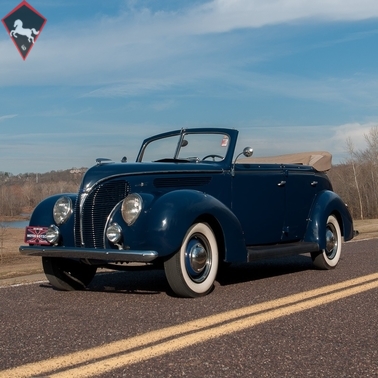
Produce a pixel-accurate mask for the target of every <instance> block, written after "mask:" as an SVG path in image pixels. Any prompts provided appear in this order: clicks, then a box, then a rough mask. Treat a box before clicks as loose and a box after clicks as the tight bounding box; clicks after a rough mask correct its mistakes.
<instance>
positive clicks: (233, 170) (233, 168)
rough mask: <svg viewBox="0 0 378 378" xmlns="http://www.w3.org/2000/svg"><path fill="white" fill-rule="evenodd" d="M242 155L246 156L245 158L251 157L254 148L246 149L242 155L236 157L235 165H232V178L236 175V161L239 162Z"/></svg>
mask: <svg viewBox="0 0 378 378" xmlns="http://www.w3.org/2000/svg"><path fill="white" fill-rule="evenodd" d="M240 155H244V156H245V157H251V156H252V155H253V148H252V147H245V148H244V149H243V152H240V154H239V155H238V156H236V158H235V160H234V163H233V164H232V167H231V175H232V176H234V175H235V164H236V160H238V157H239V156H240Z"/></svg>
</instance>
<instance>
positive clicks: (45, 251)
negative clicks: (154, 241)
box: [19, 246, 159, 262]
mask: <svg viewBox="0 0 378 378" xmlns="http://www.w3.org/2000/svg"><path fill="white" fill-rule="evenodd" d="M19 251H20V253H21V254H22V255H27V256H45V257H65V258H69V259H93V260H104V261H125V262H151V261H153V260H155V259H156V258H157V257H158V256H159V255H158V253H157V252H156V251H131V250H116V249H95V248H75V247H73V248H69V247H46V246H21V247H20V248H19Z"/></svg>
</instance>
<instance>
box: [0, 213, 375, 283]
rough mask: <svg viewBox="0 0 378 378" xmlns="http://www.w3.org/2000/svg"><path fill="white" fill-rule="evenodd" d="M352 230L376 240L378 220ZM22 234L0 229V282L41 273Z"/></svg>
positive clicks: (16, 231) (367, 221)
mask: <svg viewBox="0 0 378 378" xmlns="http://www.w3.org/2000/svg"><path fill="white" fill-rule="evenodd" d="M354 228H355V229H356V230H358V231H359V233H360V234H359V235H358V236H356V237H355V240H361V239H370V238H378V219H368V220H364V221H361V220H357V221H355V222H354ZM24 233H25V231H24V230H23V229H19V228H1V227H0V239H1V240H0V248H1V247H2V248H1V249H0V258H1V260H0V280H1V279H5V278H12V277H18V276H23V275H29V274H34V273H42V272H43V270H42V264H41V259H40V258H38V257H30V256H22V255H21V254H20V253H19V251H18V248H19V246H20V245H22V244H24Z"/></svg>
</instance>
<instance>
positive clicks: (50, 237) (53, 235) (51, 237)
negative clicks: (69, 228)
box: [46, 224, 60, 244]
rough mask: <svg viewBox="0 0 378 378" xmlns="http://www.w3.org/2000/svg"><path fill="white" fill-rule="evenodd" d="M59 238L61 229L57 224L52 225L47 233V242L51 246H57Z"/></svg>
mask: <svg viewBox="0 0 378 378" xmlns="http://www.w3.org/2000/svg"><path fill="white" fill-rule="evenodd" d="M59 238H60V231H59V228H58V227H57V226H55V224H52V225H51V226H50V227H49V228H48V230H47V232H46V240H47V241H48V242H49V243H50V244H56V243H57V242H58V241H59Z"/></svg>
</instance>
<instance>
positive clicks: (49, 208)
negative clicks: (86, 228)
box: [29, 193, 77, 245]
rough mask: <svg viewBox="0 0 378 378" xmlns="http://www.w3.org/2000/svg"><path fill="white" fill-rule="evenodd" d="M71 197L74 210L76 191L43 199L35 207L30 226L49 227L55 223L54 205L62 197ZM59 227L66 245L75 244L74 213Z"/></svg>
mask: <svg viewBox="0 0 378 378" xmlns="http://www.w3.org/2000/svg"><path fill="white" fill-rule="evenodd" d="M63 196H66V197H69V198H71V200H72V210H74V209H75V203H76V197H77V194H76V193H61V194H56V195H53V196H51V197H48V198H45V199H44V200H43V201H41V202H40V203H39V204H38V205H37V206H36V208H35V209H34V211H33V213H32V215H31V217H30V221H29V225H30V226H41V227H42V226H44V227H49V226H51V225H52V224H55V221H54V217H53V207H54V205H55V202H56V201H57V200H58V199H59V198H60V197H63ZM59 229H60V231H61V234H62V238H63V239H62V240H63V243H64V245H74V233H73V229H74V214H73V213H72V214H71V217H70V218H69V219H68V220H67V221H66V222H65V223H64V224H62V225H60V226H59Z"/></svg>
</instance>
